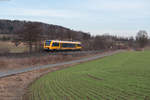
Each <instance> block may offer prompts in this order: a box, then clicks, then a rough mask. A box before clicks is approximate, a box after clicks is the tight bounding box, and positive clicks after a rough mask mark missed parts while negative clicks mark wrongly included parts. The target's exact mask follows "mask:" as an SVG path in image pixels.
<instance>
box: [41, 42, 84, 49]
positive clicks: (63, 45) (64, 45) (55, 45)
mask: <svg viewBox="0 0 150 100" xmlns="http://www.w3.org/2000/svg"><path fill="white" fill-rule="evenodd" d="M81 49H82V46H81V42H72V41H59V40H46V41H44V50H47V51H66V50H67V51H68V50H74V51H75V50H81Z"/></svg>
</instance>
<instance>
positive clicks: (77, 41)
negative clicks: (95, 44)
mask: <svg viewBox="0 0 150 100" xmlns="http://www.w3.org/2000/svg"><path fill="white" fill-rule="evenodd" d="M46 41H53V42H61V43H77V44H81V42H78V41H77V42H75V41H60V40H46Z"/></svg>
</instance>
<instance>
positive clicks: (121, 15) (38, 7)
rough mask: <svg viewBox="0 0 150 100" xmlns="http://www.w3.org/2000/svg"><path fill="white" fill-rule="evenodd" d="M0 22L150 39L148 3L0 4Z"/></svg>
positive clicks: (9, 0) (48, 0) (24, 0)
mask: <svg viewBox="0 0 150 100" xmlns="http://www.w3.org/2000/svg"><path fill="white" fill-rule="evenodd" d="M0 19H12V20H16V19H17V20H30V21H41V22H46V23H49V24H57V25H61V26H64V27H68V28H71V29H74V30H82V31H84V32H90V33H91V34H92V35H97V34H104V33H110V34H113V35H119V36H135V34H136V33H137V32H138V31H139V30H146V31H147V32H148V33H149V35H150V0H0Z"/></svg>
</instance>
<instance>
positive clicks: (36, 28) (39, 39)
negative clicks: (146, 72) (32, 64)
mask: <svg viewBox="0 0 150 100" xmlns="http://www.w3.org/2000/svg"><path fill="white" fill-rule="evenodd" d="M0 34H11V35H12V34H13V37H12V38H11V41H13V42H14V43H15V44H16V46H17V45H19V43H22V42H23V43H24V44H25V45H27V46H28V47H29V52H33V51H40V50H42V46H43V41H44V40H70V41H81V42H82V45H83V48H84V50H104V49H127V48H144V47H145V46H146V45H147V44H148V43H149V39H148V33H147V32H146V31H144V30H141V31H139V32H138V33H137V36H136V37H135V38H133V37H129V38H127V37H117V36H112V35H107V34H105V35H97V36H91V35H90V33H86V32H82V31H75V30H72V29H69V28H65V27H62V26H58V25H51V24H45V23H41V22H30V21H17V20H15V21H11V20H0Z"/></svg>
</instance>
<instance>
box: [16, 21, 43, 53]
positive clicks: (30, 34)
mask: <svg viewBox="0 0 150 100" xmlns="http://www.w3.org/2000/svg"><path fill="white" fill-rule="evenodd" d="M41 32H42V29H41V24H40V23H31V22H27V23H26V24H25V25H24V28H23V29H22V30H20V31H18V32H17V33H18V38H19V41H21V42H24V43H26V44H27V45H28V46H29V51H30V52H32V51H33V45H35V48H36V49H37V43H38V42H39V41H41V39H42V37H41Z"/></svg>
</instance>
